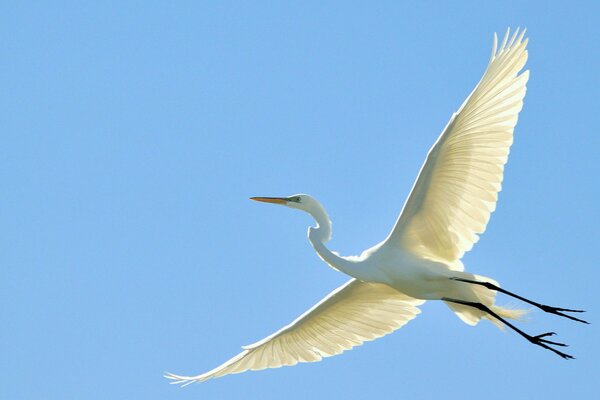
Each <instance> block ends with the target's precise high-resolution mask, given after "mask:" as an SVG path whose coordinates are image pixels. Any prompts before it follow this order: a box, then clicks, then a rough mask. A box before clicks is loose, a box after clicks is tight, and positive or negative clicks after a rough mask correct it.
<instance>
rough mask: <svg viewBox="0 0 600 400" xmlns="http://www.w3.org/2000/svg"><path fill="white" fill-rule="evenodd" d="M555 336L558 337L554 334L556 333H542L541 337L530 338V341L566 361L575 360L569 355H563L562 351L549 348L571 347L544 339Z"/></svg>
mask: <svg viewBox="0 0 600 400" xmlns="http://www.w3.org/2000/svg"><path fill="white" fill-rule="evenodd" d="M553 335H556V333H554V332H547V333H542V334H541V335H537V336H530V337H529V341H530V342H531V343H533V344H537V345H538V346H540V347H543V348H544V349H546V350H550V351H552V352H554V353H556V354H558V355H559V356H561V357H562V358H564V359H565V360H570V359H573V358H575V357H573V356H571V355H569V354H566V353H563V352H562V351H558V350H556V349H555V348H552V347H550V346H549V345H554V346H560V347H568V346H569V345H567V344H564V343H559V342H553V341H551V340H546V339H542V338H544V337H548V336H553Z"/></svg>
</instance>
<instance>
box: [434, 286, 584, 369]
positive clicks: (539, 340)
mask: <svg viewBox="0 0 600 400" xmlns="http://www.w3.org/2000/svg"><path fill="white" fill-rule="evenodd" d="M442 300H444V301H448V302H450V303H457V304H462V305H465V306H470V307H474V308H477V309H478V310H481V311H483V312H486V313H488V314H490V315H491V316H492V317H494V318H496V319H498V320H499V321H501V322H502V323H503V324H504V325H506V326H508V327H509V328H510V329H512V330H513V331H515V332H517V333H518V334H519V335H521V336H523V337H524V338H525V339H527V340H528V341H529V342H530V343H533V344H536V345H538V346H540V347H543V348H544V349H546V350H550V351H552V352H554V353H556V354H558V355H559V356H561V357H562V358H564V359H565V360H569V359H573V358H575V357H573V356H571V355H569V354H566V353H563V352H562V351H558V350H556V349H554V348H552V347H550V346H549V345H554V346H561V347H567V345H566V344H564V343H558V342H552V341H550V340H546V339H544V338H545V337H548V336H552V335H555V333H554V332H548V333H542V334H541V335H536V336H531V335H528V334H527V333H525V332H523V331H522V330H520V329H519V328H517V327H516V326H514V325H513V324H511V323H510V322H508V321H507V320H505V319H504V318H502V317H501V316H499V315H498V314H496V313H495V312H494V311H492V310H491V309H490V308H489V307H487V306H485V305H484V304H481V303H474V302H471V301H462V300H456V299H449V298H446V297H445V298H443V299H442Z"/></svg>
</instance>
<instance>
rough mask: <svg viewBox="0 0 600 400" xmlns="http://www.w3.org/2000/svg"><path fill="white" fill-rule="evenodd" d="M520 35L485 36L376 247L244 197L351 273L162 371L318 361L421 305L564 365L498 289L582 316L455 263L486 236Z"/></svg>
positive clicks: (505, 142) (516, 88)
mask: <svg viewBox="0 0 600 400" xmlns="http://www.w3.org/2000/svg"><path fill="white" fill-rule="evenodd" d="M524 36H525V31H524V30H523V31H522V32H520V33H519V30H518V29H517V30H516V31H515V32H514V33H513V34H512V36H511V35H510V31H507V32H506V35H505V36H504V39H503V41H502V43H501V44H500V46H498V44H497V36H496V35H494V44H493V48H492V55H491V57H490V61H489V65H488V67H487V69H486V71H485V73H484V74H483V77H482V78H481V80H480V81H479V83H478V84H477V86H476V87H475V89H474V90H473V92H472V93H471V94H470V95H469V97H467V99H466V100H465V101H464V103H463V104H462V105H461V106H460V108H459V109H458V111H457V112H456V113H454V114H453V115H452V117H451V118H450V121H449V122H448V124H447V125H446V127H445V128H444V130H443V131H442V134H441V135H440V137H439V138H438V139H437V141H436V142H435V144H434V145H433V147H432V148H431V150H430V151H429V153H428V154H427V158H426V160H425V163H424V164H423V166H422V168H421V171H420V172H419V176H418V177H417V180H416V182H415V184H414V186H413V189H412V191H411V193H410V196H409V197H408V199H407V201H406V203H405V205H404V207H403V209H402V211H401V213H400V216H399V217H398V220H397V222H396V225H395V226H394V228H393V229H392V232H391V233H390V234H389V236H388V237H387V238H386V239H385V240H384V241H383V242H381V243H379V244H377V245H375V246H373V247H372V248H370V249H368V250H365V251H364V252H363V253H362V254H361V255H360V256H355V257H342V256H340V255H338V254H337V253H334V252H332V251H330V250H329V249H328V248H327V247H326V245H325V243H327V242H328V241H329V239H330V238H331V222H330V220H329V217H328V216H327V213H326V212H325V209H324V208H323V206H322V205H321V203H319V202H318V201H317V200H316V199H314V198H313V197H311V196H309V195H305V194H299V195H293V196H290V197H253V198H252V199H253V200H256V201H261V202H266V203H273V204H280V205H284V206H287V207H290V208H295V209H299V210H302V211H305V212H307V213H309V214H310V215H311V216H312V217H313V218H314V219H315V221H316V226H314V227H310V228H309V232H308V238H309V241H310V243H311V244H312V246H313V247H314V249H315V250H316V252H317V254H318V255H319V257H321V259H323V261H325V262H326V263H327V264H329V265H330V266H331V267H333V268H335V269H336V270H338V271H341V272H343V273H345V274H347V275H349V276H351V277H352V279H351V280H350V281H348V282H347V283H346V284H344V285H342V286H341V287H339V288H337V289H336V290H334V291H333V292H331V293H330V294H329V295H328V296H326V297H325V298H324V299H323V300H321V301H320V302H319V303H318V304H316V305H315V306H314V307H312V308H311V309H310V310H308V311H307V312H305V313H304V314H303V315H301V316H300V317H298V318H297V319H296V320H295V321H293V322H292V323H290V324H289V325H287V326H285V327H283V328H282V329H281V330H279V331H277V332H275V333H274V334H272V335H271V336H268V337H266V338H265V339H263V340H261V341H259V342H257V343H254V344H252V345H249V346H244V347H243V351H242V352H241V353H239V354H238V355H237V356H235V357H233V358H232V359H230V360H228V361H226V362H225V363H223V364H222V365H220V366H218V367H216V368H215V369H213V370H210V371H208V372H205V373H203V374H200V375H196V376H181V375H175V374H171V373H168V374H166V375H165V377H167V378H169V379H171V380H172V381H173V382H172V383H176V384H183V385H187V384H190V383H193V382H202V381H205V380H207V379H211V378H217V377H221V376H224V375H227V374H235V373H240V372H244V371H247V370H260V369H265V368H277V367H281V366H284V365H295V364H297V363H299V362H313V361H319V360H321V359H322V358H323V357H329V356H333V355H336V354H340V353H342V352H343V351H344V350H348V349H350V348H352V347H354V346H357V345H360V344H362V343H363V342H365V341H368V340H373V339H376V338H379V337H381V336H384V335H386V334H388V333H391V332H393V331H394V330H396V329H398V328H400V327H402V326H403V325H405V324H406V323H407V322H408V321H410V320H411V319H413V318H414V317H415V316H416V315H417V314H419V312H420V310H419V309H418V308H417V306H419V305H421V304H423V303H424V302H425V300H443V301H444V302H445V303H446V304H447V305H448V306H449V307H450V308H451V309H452V310H453V311H454V312H455V313H456V314H457V316H458V317H459V318H460V319H461V320H463V321H464V322H466V323H468V324H470V325H475V324H477V322H479V320H481V319H482V318H485V319H488V320H490V321H492V322H493V323H495V324H497V325H498V326H501V327H502V326H507V327H509V328H510V329H513V330H514V331H515V332H517V333H518V334H519V335H521V336H523V337H524V338H525V339H527V340H528V341H529V342H531V343H533V344H536V345H538V346H540V347H542V348H545V349H547V350H550V351H552V352H554V353H556V354H557V355H559V356H561V357H563V358H565V359H569V358H573V357H572V356H570V355H568V354H566V353H563V352H561V351H559V350H558V349H557V348H556V347H561V346H564V344H562V343H558V342H553V341H550V340H548V337H549V336H551V335H553V334H554V333H553V332H549V333H544V334H541V335H535V336H532V335H529V334H527V333H525V332H523V331H521V330H520V329H519V328H517V327H516V326H515V325H513V323H511V322H509V321H508V320H509V319H518V318H519V317H520V316H521V315H523V314H524V312H525V311H523V310H511V309H507V308H503V307H500V306H498V305H496V304H495V297H496V294H497V292H501V293H504V294H507V295H509V296H512V297H516V298H518V299H520V300H522V301H524V302H527V303H529V304H531V305H533V306H535V307H538V308H540V309H542V310H544V311H546V312H549V313H553V314H556V315H560V316H563V317H566V318H569V319H572V320H575V321H579V322H584V323H587V322H586V321H584V320H581V319H579V318H576V317H574V316H572V315H570V314H567V313H573V312H582V311H581V310H572V309H564V308H557V307H550V306H546V305H543V304H540V303H537V302H534V301H532V300H529V299H526V298H524V297H521V296H519V295H516V294H514V293H512V292H509V291H507V290H504V289H502V288H500V286H499V284H498V283H497V282H496V281H494V280H493V279H491V278H487V277H483V276H480V275H474V274H471V273H467V272H464V267H463V265H462V262H461V261H460V259H461V258H462V256H463V255H464V254H465V252H467V251H469V250H470V249H471V248H472V247H473V245H474V244H475V243H476V242H477V240H478V239H479V235H480V234H482V233H483V232H484V231H485V228H486V225H487V223H488V221H489V219H490V215H491V213H492V212H493V211H494V209H495V208H496V201H497V199H498V192H499V191H500V190H501V184H502V178H503V172H504V165H505V164H506V161H507V159H508V153H509V150H510V146H511V144H512V142H513V130H514V127H515V125H516V123H517V119H518V115H519V112H520V111H521V108H522V107H523V98H524V97H525V92H526V84H527V80H528V78H529V71H524V72H521V70H522V69H523V67H524V66H525V63H526V62H527V49H526V47H527V39H524Z"/></svg>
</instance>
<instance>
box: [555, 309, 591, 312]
mask: <svg viewBox="0 0 600 400" xmlns="http://www.w3.org/2000/svg"><path fill="white" fill-rule="evenodd" d="M556 310H558V311H566V312H585V310H571V309H570V308H556Z"/></svg>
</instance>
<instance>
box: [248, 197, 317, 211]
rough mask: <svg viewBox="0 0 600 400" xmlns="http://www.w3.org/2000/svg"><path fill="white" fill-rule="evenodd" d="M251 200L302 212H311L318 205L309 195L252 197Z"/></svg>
mask: <svg viewBox="0 0 600 400" xmlns="http://www.w3.org/2000/svg"><path fill="white" fill-rule="evenodd" d="M250 200H254V201H260V202H263V203H271V204H279V205H282V206H286V207H289V208H296V209H299V210H302V211H309V210H310V209H312V208H314V207H315V206H316V205H317V204H318V202H317V201H316V200H315V199H314V198H312V197H311V196H309V195H307V194H294V195H292V196H289V197H250Z"/></svg>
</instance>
